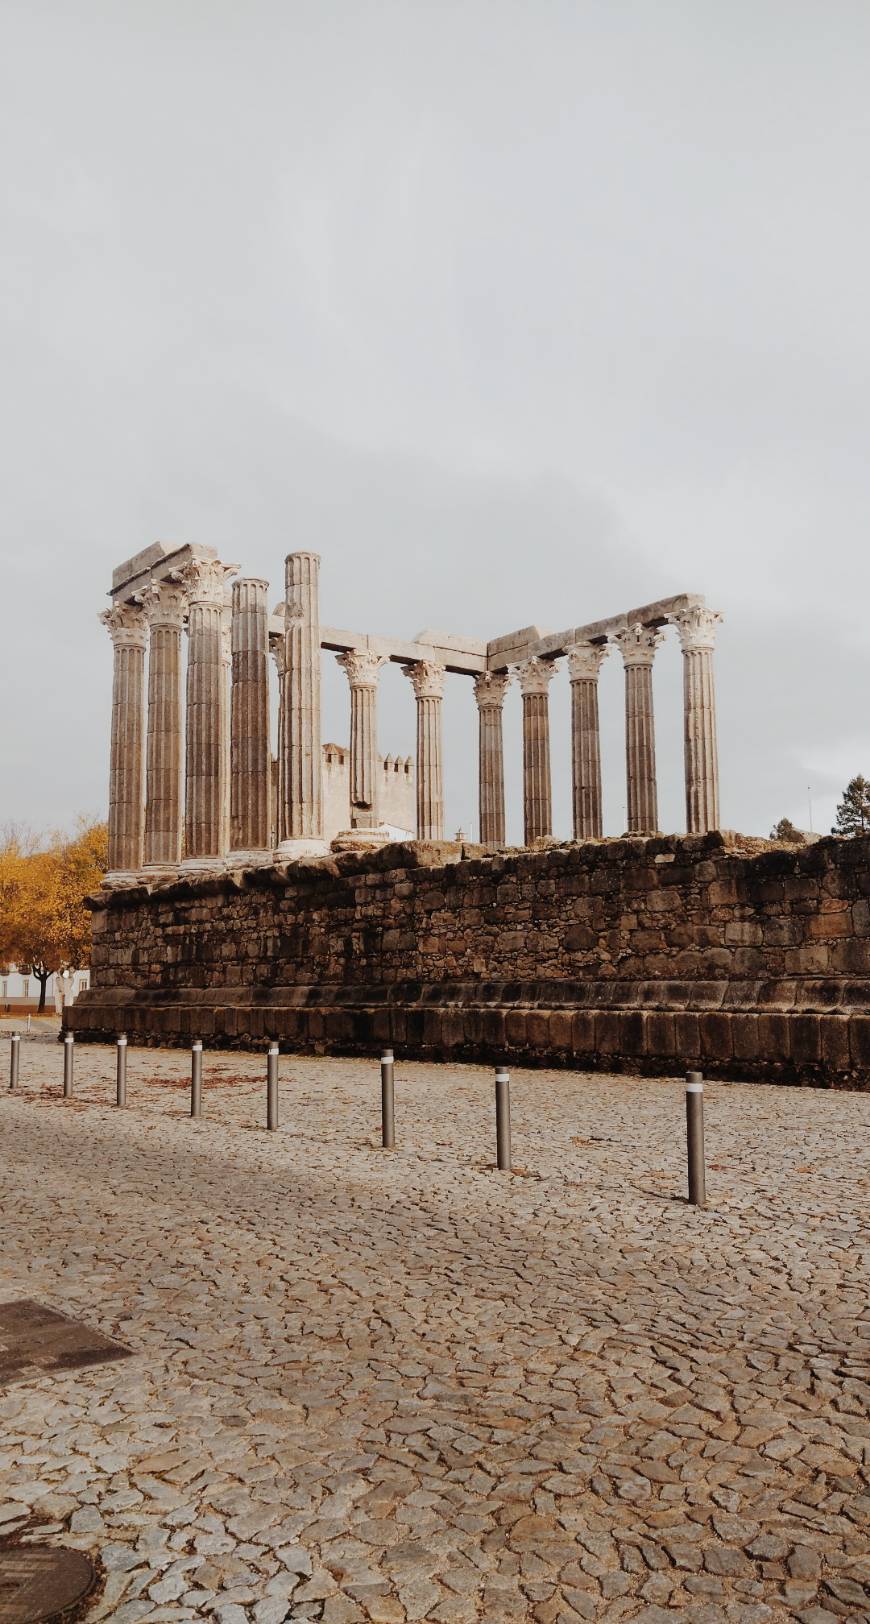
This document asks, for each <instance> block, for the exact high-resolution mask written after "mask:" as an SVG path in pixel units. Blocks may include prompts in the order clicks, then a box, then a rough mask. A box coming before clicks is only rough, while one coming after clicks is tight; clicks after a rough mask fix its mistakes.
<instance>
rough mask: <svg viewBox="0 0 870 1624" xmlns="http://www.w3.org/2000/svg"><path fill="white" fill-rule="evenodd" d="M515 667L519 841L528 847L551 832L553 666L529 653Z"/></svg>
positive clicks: (554, 668)
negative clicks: (519, 706)
mask: <svg viewBox="0 0 870 1624" xmlns="http://www.w3.org/2000/svg"><path fill="white" fill-rule="evenodd" d="M517 669H518V675H519V681H520V693H521V694H522V696H523V830H524V833H523V840H524V842H525V844H526V845H527V846H531V845H532V843H533V842H534V841H535V840H541V839H544V838H545V837H548V836H549V835H551V834H552V833H553V793H552V787H551V783H550V701H549V688H550V683H551V682H552V680H553V677H554V676H555V673H556V667H555V666H554V665H553V663H552V661H551V660H539V659H538V657H537V655H533V656H532V658H531V659H530V660H524V661H523V663H522V665H520V666H519V667H518V668H517Z"/></svg>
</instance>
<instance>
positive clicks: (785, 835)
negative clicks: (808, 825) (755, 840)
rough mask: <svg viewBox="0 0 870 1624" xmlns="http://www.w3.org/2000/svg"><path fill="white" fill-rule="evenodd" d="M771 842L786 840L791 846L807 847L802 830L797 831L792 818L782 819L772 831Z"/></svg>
mask: <svg viewBox="0 0 870 1624" xmlns="http://www.w3.org/2000/svg"><path fill="white" fill-rule="evenodd" d="M770 838H771V840H784V841H785V842H786V844H787V845H789V846H805V845H806V841H805V839H804V837H803V835H802V834H801V831H800V829H796V828H795V825H794V824H793V823H792V821H791V818H780V820H779V823H775V824H774V826H773V828H772V829H771V831H770Z"/></svg>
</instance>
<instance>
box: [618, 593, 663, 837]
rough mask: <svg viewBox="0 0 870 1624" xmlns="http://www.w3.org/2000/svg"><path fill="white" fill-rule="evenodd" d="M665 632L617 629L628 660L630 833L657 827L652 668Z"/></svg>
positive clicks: (645, 628) (634, 626) (636, 626)
mask: <svg viewBox="0 0 870 1624" xmlns="http://www.w3.org/2000/svg"><path fill="white" fill-rule="evenodd" d="M662 636H663V633H662V632H661V630H660V629H659V627H657V626H643V625H641V624H640V623H639V622H634V623H632V624H631V625H629V626H626V627H625V629H624V630H623V631H620V632H617V633H616V636H615V638H614V641H615V642H616V643H617V645H618V647H619V650H620V652H621V654H622V658H623V662H624V664H625V770H626V788H627V796H628V833H629V834H655V832H656V830H657V828H658V819H659V812H658V789H657V784H656V739H655V719H654V714H653V690H652V668H653V660H654V659H655V652H656V649H657V648H658V646H659V644H660V643H661V641H662Z"/></svg>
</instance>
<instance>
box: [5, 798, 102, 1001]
mask: <svg viewBox="0 0 870 1624" xmlns="http://www.w3.org/2000/svg"><path fill="white" fill-rule="evenodd" d="M107 860H108V851H107V834H106V826H105V824H102V823H90V824H89V823H85V822H81V823H80V825H79V829H78V833H77V834H76V835H75V836H74V837H73V838H72V839H64V838H63V837H62V836H60V835H55V836H54V837H53V839H52V840H51V842H50V844H49V845H48V846H47V847H45V848H44V849H42V850H34V849H32V843H29V842H28V841H27V840H26V839H24V838H23V837H22V836H21V834H20V832H19V831H15V830H13V831H11V832H9V831H7V834H6V836H5V839H4V840H3V842H2V843H0V958H2V959H6V960H10V961H13V962H14V963H16V964H19V965H21V966H23V967H26V968H27V969H28V970H29V972H30V974H31V975H33V976H35V977H36V979H37V981H38V982H39V1011H40V1013H41V1012H42V1011H43V1010H44V1008H45V989H46V986H47V983H48V978H49V976H50V975H51V974H52V973H53V972H54V971H55V970H67V969H70V970H72V969H80V968H81V967H82V966H83V965H85V964H88V963H89V962H90V936H91V930H90V916H89V914H88V911H87V909H86V908H85V906H84V899H85V897H86V896H87V894H88V892H89V891H93V890H94V889H95V887H96V886H98V885H99V883H100V877H101V875H102V874H104V873H105V870H106V865H107Z"/></svg>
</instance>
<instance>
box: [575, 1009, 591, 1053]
mask: <svg viewBox="0 0 870 1624" xmlns="http://www.w3.org/2000/svg"><path fill="white" fill-rule="evenodd" d="M595 1022H596V1015H595V1011H594V1010H591V1009H578V1010H575V1011H574V1014H573V1016H572V1018H571V1047H572V1049H573V1050H574V1053H575V1055H577V1056H578V1057H580V1058H583V1057H586V1058H588V1059H591V1058H592V1057H593V1055H594V1054H595V1052H596V1048H595Z"/></svg>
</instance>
